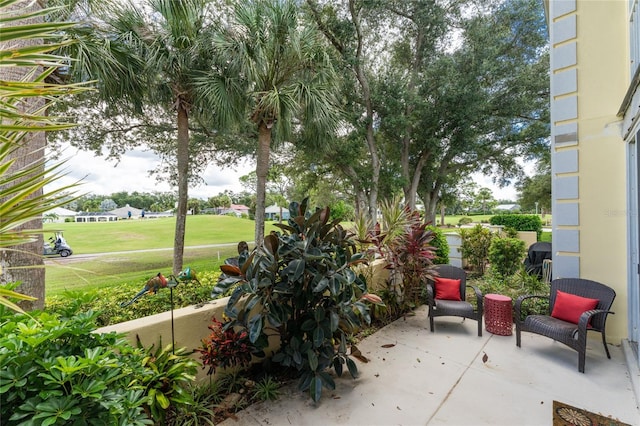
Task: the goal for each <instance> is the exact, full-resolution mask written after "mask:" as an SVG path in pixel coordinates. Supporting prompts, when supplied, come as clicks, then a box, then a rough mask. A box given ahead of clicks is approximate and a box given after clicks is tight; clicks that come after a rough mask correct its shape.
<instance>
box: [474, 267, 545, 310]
mask: <svg viewBox="0 0 640 426" xmlns="http://www.w3.org/2000/svg"><path fill="white" fill-rule="evenodd" d="M471 284H474V285H477V286H478V287H479V288H480V290H481V291H482V293H483V294H489V293H497V294H503V295H505V296H509V297H511V299H513V300H514V301H515V300H516V299H517V298H518V297H519V296H522V295H527V294H538V295H546V296H548V295H549V285H548V284H545V283H544V282H542V280H540V279H539V278H538V277H537V276H535V275H529V274H528V273H527V271H526V270H525V268H524V265H520V267H519V269H518V270H517V272H516V273H515V274H513V275H509V276H501V275H497V274H493V271H492V272H491V273H489V274H487V275H485V276H484V277H482V278H479V279H478V280H477V281H475V280H474V281H472V282H471ZM523 312H526V315H532V314H545V315H548V314H549V301H548V299H537V298H536V299H530V300H529V301H528V303H526V304H524V305H523ZM523 319H524V314H523Z"/></svg>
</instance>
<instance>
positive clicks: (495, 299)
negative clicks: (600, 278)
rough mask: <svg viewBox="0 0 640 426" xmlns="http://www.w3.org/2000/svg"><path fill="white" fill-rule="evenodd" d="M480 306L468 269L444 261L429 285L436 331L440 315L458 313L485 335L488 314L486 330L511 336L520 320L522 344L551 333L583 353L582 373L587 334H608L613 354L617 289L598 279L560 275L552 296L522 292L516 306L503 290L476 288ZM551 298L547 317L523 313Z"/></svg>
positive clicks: (518, 332)
mask: <svg viewBox="0 0 640 426" xmlns="http://www.w3.org/2000/svg"><path fill="white" fill-rule="evenodd" d="M469 287H471V288H472V289H473V290H474V292H475V300H476V306H475V307H474V306H473V305H472V304H471V303H469V302H467V301H466V293H467V279H466V272H465V271H464V270H463V269H461V268H458V267H455V266H452V265H438V266H437V267H436V274H435V277H434V278H433V279H432V280H429V282H428V285H427V304H428V306H429V326H430V329H431V332H434V330H435V328H434V319H435V318H436V317H441V316H456V317H462V318H468V319H471V320H474V321H477V322H478V336H479V337H481V336H482V318H483V317H484V321H485V327H486V330H487V331H488V332H490V333H492V334H497V335H502V336H510V335H511V334H512V330H513V323H515V330H516V345H517V346H518V347H521V343H522V339H521V333H522V332H523V331H524V332H529V333H535V334H539V335H542V336H545V337H549V338H551V339H553V340H555V341H557V342H560V343H563V344H565V345H566V346H568V347H570V348H572V349H573V350H575V351H577V352H578V371H580V372H581V373H584V366H585V357H586V350H587V333H588V332H589V331H592V332H598V333H600V335H601V336H602V344H603V345H604V349H605V352H606V354H607V358H609V359H610V358H611V355H610V354H609V349H608V348H607V343H606V334H605V328H606V320H607V317H608V315H609V314H613V312H611V310H610V309H611V305H612V304H613V300H614V299H615V297H616V293H615V291H614V290H613V289H612V288H610V287H607V286H606V285H604V284H601V283H598V282H596V281H591V280H587V279H580V278H561V279H555V280H553V281H551V283H550V292H549V295H548V296H540V295H525V296H520V297H519V298H518V299H517V300H516V301H515V306H512V300H511V298H510V297H507V296H503V295H499V294H487V295H484V297H483V295H482V293H481V292H480V290H479V289H478V288H477V287H475V286H471V285H470V286H469ZM534 299H547V300H548V302H549V311H548V314H546V315H539V314H536V315H523V314H525V313H526V312H527V309H526V306H527V303H529V302H530V301H532V300H534Z"/></svg>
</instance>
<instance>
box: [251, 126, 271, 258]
mask: <svg viewBox="0 0 640 426" xmlns="http://www.w3.org/2000/svg"><path fill="white" fill-rule="evenodd" d="M270 145H271V129H269V128H268V127H267V124H266V123H264V122H261V123H260V124H259V127H258V155H257V157H258V158H257V160H256V177H257V178H258V182H257V184H256V217H255V219H256V232H255V238H256V239H255V243H256V247H258V246H262V241H263V240H264V209H265V200H266V195H267V194H266V191H267V172H268V171H269V153H270V150H271V147H270Z"/></svg>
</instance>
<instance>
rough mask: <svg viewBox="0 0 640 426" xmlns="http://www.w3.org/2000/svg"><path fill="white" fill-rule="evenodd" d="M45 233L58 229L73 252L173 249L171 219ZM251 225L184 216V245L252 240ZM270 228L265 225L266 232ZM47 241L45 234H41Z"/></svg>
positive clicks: (67, 226) (52, 226) (49, 227)
mask: <svg viewBox="0 0 640 426" xmlns="http://www.w3.org/2000/svg"><path fill="white" fill-rule="evenodd" d="M44 229H45V231H51V232H53V231H55V230H61V231H63V232H64V237H65V239H66V240H67V242H68V243H69V245H70V246H71V248H72V249H73V252H74V253H78V254H80V253H84V254H88V253H108V252H113V251H129V250H145V249H154V248H171V247H173V235H174V232H175V218H166V219H144V220H142V219H137V220H119V221H117V222H91V223H79V222H68V223H48V224H45V225H44ZM254 229H255V222H253V221H251V220H248V219H239V218H235V217H231V216H216V215H198V216H188V217H187V225H186V235H185V246H187V247H188V246H200V245H208V244H222V243H233V242H235V243H237V242H238V241H242V240H245V241H252V240H253V236H254ZM271 229H272V228H270V227H269V225H268V226H267V232H270V231H271ZM45 238H48V234H45Z"/></svg>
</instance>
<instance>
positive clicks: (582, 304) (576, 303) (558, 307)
mask: <svg viewBox="0 0 640 426" xmlns="http://www.w3.org/2000/svg"><path fill="white" fill-rule="evenodd" d="M596 306H598V299H589V298H588V297H581V296H576V295H575V294H569V293H565V292H564V291H560V290H558V294H556V302H555V304H554V305H553V312H551V316H552V317H554V318H558V319H561V320H563V321H567V322H572V323H574V324H577V323H578V321H579V320H580V315H582V313H583V312H585V311H590V310H591V309H595V308H596Z"/></svg>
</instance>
